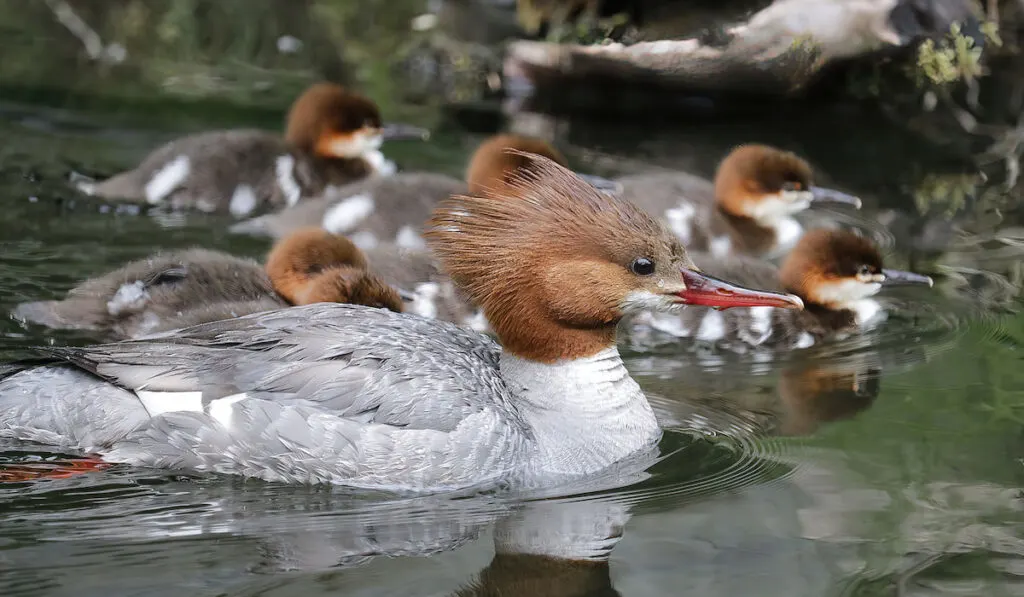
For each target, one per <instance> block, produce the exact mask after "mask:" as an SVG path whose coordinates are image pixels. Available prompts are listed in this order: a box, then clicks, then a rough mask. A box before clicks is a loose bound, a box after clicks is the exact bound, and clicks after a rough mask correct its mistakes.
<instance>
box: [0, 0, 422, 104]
mask: <svg viewBox="0 0 1024 597" xmlns="http://www.w3.org/2000/svg"><path fill="white" fill-rule="evenodd" d="M424 6H425V2H424V1H423V0H266V1H260V2H252V1H251V0H104V1H102V2H95V1H90V0H47V1H45V2H44V1H38V2H25V1H24V0H0V11H3V14H4V19H3V20H2V22H0V34H2V35H3V36H4V38H5V45H6V46H8V47H16V48H17V49H18V51H17V52H12V53H10V54H9V56H8V58H7V59H5V60H3V61H0V94H2V95H4V96H6V97H13V98H15V99H32V100H35V101H40V100H43V101H50V100H55V99H56V98H57V97H59V96H60V95H61V94H63V95H64V96H66V98H67V100H68V101H74V99H75V98H76V97H79V98H81V97H88V98H91V99H92V100H96V98H98V97H106V98H120V99H138V98H148V99H150V100H152V101H157V100H156V99H155V98H157V97H159V98H161V99H163V100H168V101H175V100H191V101H198V102H203V101H209V102H213V103H216V102H223V103H225V104H229V105H235V106H253V107H263V108H268V109H269V108H272V109H274V110H275V111H278V112H279V111H280V110H281V109H282V108H283V107H286V106H287V105H288V104H289V103H290V102H291V100H292V99H293V98H294V97H295V95H296V94H297V93H298V92H299V91H301V89H303V88H304V87H305V86H306V85H308V84H309V83H310V82H312V81H314V80H319V79H327V80H332V81H337V82H341V83H343V84H347V85H352V86H355V87H358V88H360V89H362V90H363V91H364V92H366V93H368V94H369V95H371V96H373V97H374V98H375V100H376V101H377V102H378V103H380V104H381V108H382V110H384V111H385V112H386V113H387V112H389V111H390V110H392V109H393V108H395V107H396V106H395V105H393V104H394V101H393V99H392V98H395V97H397V93H395V89H394V86H395V82H394V80H393V77H392V76H391V74H392V68H393V66H394V65H393V64H392V62H393V60H396V58H395V57H396V55H397V51H398V50H399V48H400V47H401V46H402V45H403V43H405V41H406V37H407V35H408V32H409V23H410V21H411V19H412V18H413V17H415V16H416V15H418V14H420V13H422V12H423V10H424ZM96 42H98V44H99V47H102V48H103V51H102V52H100V53H96V52H95V51H92V52H91V51H90V43H92V44H94V45H95V44H96ZM91 54H93V55H91ZM122 56H123V60H121V59H119V58H120V57H122ZM58 88H59V90H60V91H61V93H56V91H57V89H58ZM47 91H51V92H53V93H49V94H48V93H46V92H47ZM114 103H116V101H115V102H114ZM122 103H125V102H122ZM152 108H153V106H152V105H150V106H149V109H152Z"/></svg>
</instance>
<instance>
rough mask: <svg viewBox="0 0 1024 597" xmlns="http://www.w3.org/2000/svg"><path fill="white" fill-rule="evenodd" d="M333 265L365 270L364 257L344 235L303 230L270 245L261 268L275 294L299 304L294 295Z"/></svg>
mask: <svg viewBox="0 0 1024 597" xmlns="http://www.w3.org/2000/svg"><path fill="white" fill-rule="evenodd" d="M337 266H349V267H351V268H354V269H357V270H365V269H366V255H364V254H363V252H362V251H360V250H359V248H358V247H356V246H355V244H353V243H352V241H350V240H349V239H347V238H345V237H344V236H340V235H336V234H331V233H330V232H327V231H326V230H324V229H322V228H316V227H307V228H300V229H299V230H296V231H295V232H293V233H292V234H290V235H288V236H287V237H285V238H284V239H282V240H281V241H279V242H278V243H277V244H276V245H274V248H273V249H271V250H270V253H269V254H268V255H267V263H266V265H265V266H264V267H265V269H266V271H267V276H269V277H270V280H271V282H272V283H273V285H274V289H275V290H276V291H277V293H278V294H280V295H281V296H282V297H284V298H285V300H287V301H288V302H290V303H292V304H300V302H299V300H298V296H299V295H301V293H303V292H305V289H306V287H307V285H308V284H309V282H310V281H311V280H312V278H313V277H314V276H316V275H318V274H320V273H321V272H323V271H324V270H326V269H328V268H331V267H337Z"/></svg>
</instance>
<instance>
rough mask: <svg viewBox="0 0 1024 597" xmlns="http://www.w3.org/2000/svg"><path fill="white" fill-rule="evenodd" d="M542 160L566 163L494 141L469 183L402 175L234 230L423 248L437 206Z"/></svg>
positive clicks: (534, 147) (523, 141)
mask: <svg viewBox="0 0 1024 597" xmlns="http://www.w3.org/2000/svg"><path fill="white" fill-rule="evenodd" d="M510 150H516V151H520V152H527V153H528V154H535V155H541V156H544V157H546V158H548V159H551V160H554V161H555V162H557V163H559V164H561V165H562V166H565V165H566V164H567V162H566V160H565V157H564V156H562V154H561V153H559V152H558V150H556V149H555V148H554V147H552V146H551V145H549V144H548V143H546V142H545V141H542V140H540V139H535V138H532V137H524V136H521V135H511V134H504V135H495V136H493V137H491V138H489V139H488V140H487V141H485V142H484V143H482V144H481V145H480V146H479V147H478V148H477V150H476V151H475V152H474V153H473V156H472V158H471V159H470V161H469V166H468V167H467V168H466V180H465V182H463V181H461V180H458V179H456V178H452V177H451V176H446V175H444V174H435V173H431V172H401V173H398V174H396V175H394V176H389V177H387V178H372V179H368V180H363V181H360V182H356V183H353V184H350V185H346V186H344V187H340V188H336V189H333V190H332V192H331V193H329V194H328V196H324V197H319V198H316V199H312V200H309V201H303V202H302V203H300V204H298V205H296V206H294V207H290V208H287V209H285V210H283V211H280V212H278V213H273V214H267V215H264V216H260V217H257V218H253V219H251V220H246V221H244V222H239V223H238V224H235V225H234V226H232V227H231V231H232V232H237V233H245V234H253V235H259V236H271V237H274V238H280V237H282V236H285V235H287V234H289V233H291V232H292V231H294V230H295V229H297V228H301V227H304V226H322V227H323V228H324V229H325V230H328V231H330V232H333V233H335V234H346V235H348V236H350V237H351V238H352V239H353V240H354V241H355V243H356V244H357V245H358V246H359V247H360V248H362V249H369V248H372V247H375V246H377V245H378V244H387V243H393V244H396V245H398V246H399V247H403V248H422V247H423V246H424V245H423V239H422V237H421V236H420V229H421V228H422V227H423V223H424V222H426V221H427V218H429V217H430V212H431V211H432V210H433V209H434V206H436V205H437V203H438V202H440V201H442V200H444V199H447V198H448V197H451V196H452V195H461V194H465V193H466V192H469V193H473V194H476V193H480V192H483V191H485V190H487V189H493V188H497V187H501V186H503V185H505V184H507V181H508V180H510V177H511V176H512V175H514V174H515V172H516V170H518V169H519V168H523V167H528V166H529V164H530V160H531V158H530V156H529V155H527V154H525V153H515V152H514V151H510ZM581 177H582V178H584V179H585V180H587V181H588V182H590V183H591V184H593V185H594V186H597V187H599V188H602V189H614V188H616V187H615V183H612V182H610V181H608V180H605V179H603V178H600V177H597V176H584V175H581Z"/></svg>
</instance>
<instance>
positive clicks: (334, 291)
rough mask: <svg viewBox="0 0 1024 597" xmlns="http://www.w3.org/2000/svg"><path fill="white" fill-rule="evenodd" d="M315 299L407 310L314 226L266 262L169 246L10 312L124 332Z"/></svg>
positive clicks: (351, 251) (43, 321)
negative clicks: (54, 297) (55, 297)
mask: <svg viewBox="0 0 1024 597" xmlns="http://www.w3.org/2000/svg"><path fill="white" fill-rule="evenodd" d="M316 302H339V303H341V302H351V303H358V304H361V305H367V306H371V307H380V308H386V309H392V310H394V311H401V310H402V301H401V298H400V297H399V294H398V291H397V290H395V289H394V288H392V287H390V286H388V285H387V284H385V283H384V282H382V281H381V279H380V278H379V277H377V276H375V275H373V274H372V273H369V272H367V271H366V257H365V255H363V253H362V252H361V251H359V249H357V248H356V247H355V246H354V245H353V244H352V243H351V241H349V240H348V239H346V238H344V237H339V236H334V235H330V234H327V233H325V232H323V231H322V230H319V229H317V230H315V231H312V232H311V231H299V232H297V233H296V234H294V235H292V236H290V237H288V238H286V239H284V240H282V241H281V242H279V243H278V244H277V245H276V246H275V247H274V248H273V249H272V250H271V251H270V254H269V255H268V257H267V264H266V268H264V267H263V266H261V265H260V264H259V263H257V262H255V261H253V260H251V259H244V258H240V257H235V256H233V255H229V254H227V253H222V252H220V251H211V250H208V249H185V250H181V251H172V252H169V253H163V254H157V255H154V256H151V257H147V258H145V259H139V260H137V261H132V262H130V263H128V264H126V265H124V266H122V267H120V268H118V269H116V270H114V271H112V272H109V273H107V274H104V275H102V276H98V277H96V278H92V279H90V280H86V281H85V282H83V283H81V284H79V285H78V286H76V287H75V288H72V289H71V290H70V291H68V293H67V296H66V297H65V298H64V299H62V300H57V301H38V302H29V303H22V304H20V305H18V306H17V307H15V309H14V311H13V313H12V314H13V316H14V317H15V318H16V319H21V320H23V321H26V322H30V323H35V324H39V325H44V326H47V327H50V328H56V329H78V330H88V331H92V332H96V334H97V335H98V336H101V337H103V338H109V339H125V338H137V337H140V336H146V335H149V334H153V333H157V332H161V331H165V330H171V329H177V328H180V327H184V326H186V325H194V324H197V323H204V322H207V321H216V320H218V319H227V318H230V317H239V316H241V315H248V314H250V313H259V312H262V311H270V310H272V309H280V308H282V307H287V306H289V305H308V304H312V303H316Z"/></svg>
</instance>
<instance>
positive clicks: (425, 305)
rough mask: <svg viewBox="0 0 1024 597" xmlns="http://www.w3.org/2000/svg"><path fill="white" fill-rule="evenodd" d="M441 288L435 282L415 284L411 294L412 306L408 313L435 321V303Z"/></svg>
mask: <svg viewBox="0 0 1024 597" xmlns="http://www.w3.org/2000/svg"><path fill="white" fill-rule="evenodd" d="M440 292H441V286H440V285H439V284H438V283H437V282H424V283H422V284H417V285H416V289H415V290H413V292H412V304H411V305H410V308H409V312H410V313H415V314H416V315H420V316H422V317H429V318H430V319H435V318H436V317H437V303H436V302H435V301H436V299H437V296H438V294H440Z"/></svg>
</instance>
